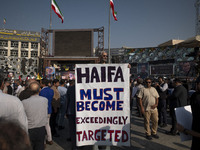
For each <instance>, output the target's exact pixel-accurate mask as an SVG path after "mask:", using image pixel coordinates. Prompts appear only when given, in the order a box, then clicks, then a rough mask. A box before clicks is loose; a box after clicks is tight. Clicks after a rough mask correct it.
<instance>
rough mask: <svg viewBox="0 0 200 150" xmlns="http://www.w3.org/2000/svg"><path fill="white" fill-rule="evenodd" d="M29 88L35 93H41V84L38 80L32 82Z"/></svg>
mask: <svg viewBox="0 0 200 150" xmlns="http://www.w3.org/2000/svg"><path fill="white" fill-rule="evenodd" d="M28 88H29V89H30V91H31V92H32V93H33V94H39V92H40V84H39V83H38V82H37V81H34V82H31V83H30V84H29V87H28Z"/></svg>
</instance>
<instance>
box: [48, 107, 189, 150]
mask: <svg viewBox="0 0 200 150" xmlns="http://www.w3.org/2000/svg"><path fill="white" fill-rule="evenodd" d="M168 121H169V122H170V117H169V116H168ZM170 128H171V125H168V126H167V127H165V128H160V127H159V128H158V135H159V136H160V138H159V139H153V140H151V141H149V140H147V139H146V138H145V134H144V127H143V118H139V117H137V114H136V110H135V107H134V108H133V112H132V115H131V147H114V146H112V147H111V150H189V149H190V146H191V141H186V142H181V140H180V136H179V135H177V136H170V135H166V134H165V131H168V130H170ZM58 132H59V134H60V135H61V136H60V137H58V138H54V144H53V145H47V147H46V150H71V143H70V142H68V141H67V140H66V139H67V137H69V128H68V122H67V120H66V128H65V129H64V130H60V131H58ZM80 149H81V150H92V146H86V147H81V148H80Z"/></svg>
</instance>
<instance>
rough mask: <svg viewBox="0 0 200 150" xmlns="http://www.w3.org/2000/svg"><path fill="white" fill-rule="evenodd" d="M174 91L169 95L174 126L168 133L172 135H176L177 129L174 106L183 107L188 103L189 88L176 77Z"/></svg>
mask: <svg viewBox="0 0 200 150" xmlns="http://www.w3.org/2000/svg"><path fill="white" fill-rule="evenodd" d="M174 85H175V88H174V91H173V93H172V95H171V96H170V97H169V103H170V104H169V107H170V115H171V118H172V128H171V130H170V131H167V132H166V133H167V134H170V135H176V132H177V129H176V123H177V121H176V115H175V110H174V108H177V107H183V106H186V105H187V90H186V88H185V87H184V86H183V85H182V83H181V80H180V79H178V78H176V79H175V80H174Z"/></svg>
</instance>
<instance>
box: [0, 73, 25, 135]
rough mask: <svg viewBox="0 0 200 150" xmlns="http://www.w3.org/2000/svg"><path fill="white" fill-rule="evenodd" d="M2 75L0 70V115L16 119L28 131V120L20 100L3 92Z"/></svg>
mask: <svg viewBox="0 0 200 150" xmlns="http://www.w3.org/2000/svg"><path fill="white" fill-rule="evenodd" d="M3 81H4V76H3V74H2V73H1V72H0V117H3V118H5V119H8V120H16V121H17V122H19V123H20V124H21V126H22V128H23V129H24V130H26V131H27V132H28V121H27V117H26V114H25V111H24V107H23V104H22V102H21V101H20V100H19V99H18V98H17V97H15V96H12V95H8V94H4V93H3V92H2V88H3V87H4V83H3Z"/></svg>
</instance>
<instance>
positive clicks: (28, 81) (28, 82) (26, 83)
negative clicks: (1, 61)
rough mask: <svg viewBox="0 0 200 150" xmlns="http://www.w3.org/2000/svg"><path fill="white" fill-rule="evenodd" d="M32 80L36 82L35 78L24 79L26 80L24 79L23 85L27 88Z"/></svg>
mask: <svg viewBox="0 0 200 150" xmlns="http://www.w3.org/2000/svg"><path fill="white" fill-rule="evenodd" d="M32 82H36V80H35V79H28V80H26V81H25V87H26V88H28V86H29V85H30V83H32Z"/></svg>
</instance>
